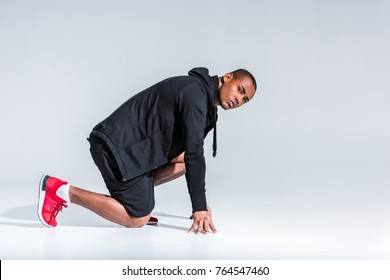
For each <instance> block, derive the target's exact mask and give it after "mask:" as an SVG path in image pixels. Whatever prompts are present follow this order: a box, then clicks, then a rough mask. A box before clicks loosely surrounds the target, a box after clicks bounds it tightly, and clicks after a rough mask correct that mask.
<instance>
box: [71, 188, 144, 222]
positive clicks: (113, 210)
mask: <svg viewBox="0 0 390 280" xmlns="http://www.w3.org/2000/svg"><path fill="white" fill-rule="evenodd" d="M69 196H70V202H72V203H75V204H78V205H80V206H83V207H85V208H87V209H89V210H91V211H92V212H95V213H96V214H98V215H99V216H101V217H103V218H105V219H107V220H109V221H111V222H114V223H116V224H119V225H122V226H125V227H142V226H144V225H145V224H146V223H147V222H148V221H149V218H150V214H149V215H147V216H145V217H140V218H135V217H131V216H129V214H128V213H127V212H126V210H125V208H124V207H123V205H122V204H120V203H119V202H118V201H116V200H115V199H113V198H112V197H110V196H105V195H103V194H98V193H94V192H90V191H87V190H83V189H80V188H77V187H74V186H71V187H70V188H69Z"/></svg>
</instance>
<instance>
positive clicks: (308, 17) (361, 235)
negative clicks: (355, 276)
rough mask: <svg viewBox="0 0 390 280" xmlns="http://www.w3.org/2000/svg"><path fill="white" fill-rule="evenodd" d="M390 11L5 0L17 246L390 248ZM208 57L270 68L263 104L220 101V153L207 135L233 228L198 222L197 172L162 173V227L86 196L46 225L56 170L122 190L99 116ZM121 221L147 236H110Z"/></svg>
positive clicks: (8, 155) (229, 250) (374, 251)
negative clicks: (211, 231) (189, 177)
mask: <svg viewBox="0 0 390 280" xmlns="http://www.w3.org/2000/svg"><path fill="white" fill-rule="evenodd" d="M389 12H390V2H389V1H384V0H383V1H379V0H378V1H346V0H341V1H308V0H307V1H303V0H300V1H281V0H277V1H254V0H253V1H226V0H225V1H204V0H202V1H179V0H169V1H157V0H151V1H118V0H115V1H92V0H91V1H42V0H39V1H0V42H1V43H0V125H1V137H0V147H1V150H0V153H1V154H0V158H1V161H0V169H1V173H0V191H1V196H0V230H1V231H2V235H3V236H9V238H7V240H4V239H3V241H1V244H0V248H1V251H2V253H0V257H1V258H2V259H4V258H5V259H6V258H33V259H34V258H103V259H105V258H233V259H235V258H239V259H242V258H243V259H245V258H253V259H258V258H266V259H267V258H268V259H271V258H272V259H278V258H280V259H295V258H309V259H310V258H322V259H332V258H349V259H353V258H358V259H367V258H371V259H389V258H390V237H389V236H390V218H389V213H390V206H389V203H388V199H389V195H390V191H389V184H390V172H389V167H390V148H389V144H388V143H389V142H390V141H389V140H390V129H389V120H390V110H389V105H390V97H389V92H390V91H389V89H390V86H389V79H388V77H389V76H390V75H389V74H390V73H389V72H390V71H389V70H390V66H389V65H390V55H389V49H390V36H389V30H390V20H389V18H390V13H389ZM196 66H206V67H208V68H209V69H210V72H211V74H213V75H223V74H225V73H227V72H229V71H231V70H234V69H236V68H240V67H243V68H246V69H248V70H249V71H251V72H252V73H253V74H254V75H255V77H256V78H257V80H258V84H259V88H258V92H257V95H256V96H255V99H253V102H250V103H249V104H248V105H247V106H245V107H243V108H242V109H238V110H234V111H229V112H225V111H223V110H222V109H220V110H219V123H218V140H219V141H218V156H217V158H216V159H213V158H212V157H211V138H210V139H207V140H206V147H205V151H206V158H207V166H208V172H207V195H208V202H209V204H210V206H211V207H212V209H213V212H214V219H215V223H216V225H217V226H218V229H219V231H220V232H219V234H218V235H216V236H209V237H207V238H203V237H192V236H190V237H187V236H186V235H185V236H183V232H184V230H185V229H186V228H188V227H189V226H190V222H189V221H187V220H186V219H183V218H184V217H186V216H188V213H190V204H189V198H188V195H187V191H186V187H185V181H184V180H183V179H180V180H178V181H177V182H174V183H172V184H170V185H169V186H168V185H167V186H161V188H158V190H156V200H157V205H156V209H155V211H156V216H158V217H159V218H160V222H161V226H160V227H158V228H155V227H147V228H145V229H142V230H141V231H140V230H133V231H131V230H130V231H129V230H127V229H122V228H119V227H115V226H114V225H112V224H109V223H108V222H105V221H103V220H101V219H99V218H96V217H95V216H94V215H93V214H90V213H88V212H87V211H84V210H83V209H81V208H78V206H73V207H71V208H70V209H67V210H66V211H67V212H66V211H64V212H63V213H61V217H59V219H63V220H62V227H58V228H56V229H54V230H49V229H46V228H42V227H41V226H40V224H39V222H38V221H37V218H36V215H35V203H36V196H37V184H38V182H39V179H40V176H41V175H42V174H44V173H48V174H51V175H54V176H58V177H61V178H64V179H66V180H69V181H70V182H71V183H72V184H75V185H78V186H82V187H86V188H87V189H90V190H93V191H97V192H106V190H105V187H104V185H103V184H102V180H101V178H100V174H99V173H98V171H97V168H96V167H95V166H94V164H93V162H92V159H91V158H90V155H89V151H88V148H89V147H88V142H87V141H86V137H87V136H88V134H89V132H90V130H91V129H92V127H93V126H94V125H95V124H96V123H97V122H99V121H100V120H102V119H103V118H105V117H106V116H107V115H108V114H110V113H111V112H112V111H113V110H114V109H116V108H117V107H118V106H119V105H120V104H121V103H122V102H124V101H125V100H127V99H128V98H129V97H130V96H131V95H133V94H135V93H137V92H139V91H140V90H142V89H144V88H146V87H148V86H150V85H151V84H154V83H155V82H158V81H160V80H161V79H164V78H166V77H169V76H173V75H182V74H186V73H187V72H188V70H190V69H191V68H193V67H196ZM164 218H165V220H164ZM107 231H110V232H107ZM111 231H113V232H111ZM92 232H93V233H94V234H95V236H94V238H91V236H90V234H91V233H92ZM112 235H115V236H117V240H119V241H118V242H127V243H126V244H132V250H129V251H123V250H121V248H122V247H121V246H120V245H119V244H120V243H118V245H117V246H118V247H116V246H114V245H112V244H111V246H108V245H106V246H103V247H99V246H102V245H101V241H102V240H106V239H107V236H112ZM27 236H29V237H30V238H28V237H27ZM81 236H83V238H81ZM80 238H81V240H80ZM21 240H23V241H21ZM37 240H38V241H39V242H37ZM47 240H51V241H47ZM53 240H55V241H53ZM70 240H73V241H74V240H78V242H80V244H82V245H80V246H76V247H77V248H75V247H74V246H71V245H70V244H72V243H71V241H70ZM94 240H95V241H94ZM47 242H49V244H48V243H47ZM50 242H51V243H50ZM94 242H96V243H98V244H100V245H99V246H95V245H96V244H95V243H94ZM53 244H54V245H55V246H56V249H57V250H56V251H54V252H53V251H52V248H51V246H52V245H53ZM140 244H141V246H139V245H140ZM137 246H138V247H137ZM135 247H136V248H138V249H137V250H135V249H134V248H135ZM145 247H146V248H147V250H145ZM26 248H29V249H26ZM58 248H60V249H58ZM92 248H93V249H92ZM99 248H100V249H99ZM134 251H137V254H134Z"/></svg>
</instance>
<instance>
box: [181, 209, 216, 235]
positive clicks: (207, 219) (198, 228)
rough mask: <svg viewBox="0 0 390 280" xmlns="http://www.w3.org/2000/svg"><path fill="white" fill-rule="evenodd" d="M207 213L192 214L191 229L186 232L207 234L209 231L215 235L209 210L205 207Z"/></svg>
mask: <svg viewBox="0 0 390 280" xmlns="http://www.w3.org/2000/svg"><path fill="white" fill-rule="evenodd" d="M207 209H208V211H197V212H194V214H192V216H191V218H192V219H194V222H193V223H192V226H191V228H190V229H189V230H188V232H195V233H196V234H198V233H204V234H207V233H209V232H210V230H211V231H212V232H214V233H217V229H216V228H215V226H214V224H213V219H212V217H211V209H210V208H209V207H207Z"/></svg>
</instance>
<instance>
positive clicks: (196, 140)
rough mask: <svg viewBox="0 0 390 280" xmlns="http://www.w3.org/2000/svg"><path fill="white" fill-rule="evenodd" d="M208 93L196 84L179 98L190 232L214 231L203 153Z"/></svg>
mask: <svg viewBox="0 0 390 280" xmlns="http://www.w3.org/2000/svg"><path fill="white" fill-rule="evenodd" d="M207 99H208V98H207V93H206V92H205V90H204V89H203V88H202V87H201V86H199V85H197V84H194V85H190V86H187V88H185V89H183V90H182V91H181V93H180V97H179V101H178V103H179V112H180V116H181V130H182V136H183V140H184V152H185V156H184V162H185V167H186V180H187V186H188V191H189V194H190V198H191V203H192V210H193V214H194V221H193V225H192V227H191V228H190V229H189V231H193V230H196V232H205V233H206V232H209V230H210V229H211V230H212V231H215V227H214V224H213V222H212V217H211V213H210V212H209V211H207V202H206V194H205V191H206V190H205V176H206V162H205V158H204V154H203V145H204V127H205V123H206V115H207Z"/></svg>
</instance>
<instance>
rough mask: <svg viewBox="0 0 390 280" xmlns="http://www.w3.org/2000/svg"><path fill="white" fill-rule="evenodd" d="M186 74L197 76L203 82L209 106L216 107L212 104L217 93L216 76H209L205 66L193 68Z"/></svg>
mask: <svg viewBox="0 0 390 280" xmlns="http://www.w3.org/2000/svg"><path fill="white" fill-rule="evenodd" d="M188 75H189V76H194V77H197V78H199V79H200V80H201V81H202V83H203V84H204V86H205V87H206V89H207V94H208V97H209V107H211V106H212V107H214V108H216V107H215V106H214V100H215V97H216V94H218V76H213V77H211V76H210V75H209V70H208V69H207V68H204V67H197V68H193V69H191V70H190V71H189V72H188ZM209 109H211V110H210V111H213V109H212V108H209Z"/></svg>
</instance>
